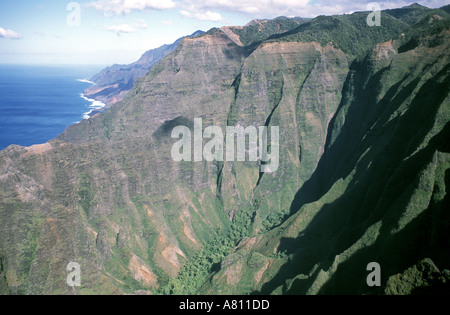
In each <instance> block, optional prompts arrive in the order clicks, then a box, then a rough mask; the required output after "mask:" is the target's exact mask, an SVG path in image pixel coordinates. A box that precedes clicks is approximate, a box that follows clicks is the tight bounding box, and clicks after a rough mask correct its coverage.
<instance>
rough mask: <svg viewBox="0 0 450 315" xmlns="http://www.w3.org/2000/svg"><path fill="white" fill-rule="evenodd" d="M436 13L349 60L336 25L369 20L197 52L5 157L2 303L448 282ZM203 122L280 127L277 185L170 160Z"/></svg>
mask: <svg viewBox="0 0 450 315" xmlns="http://www.w3.org/2000/svg"><path fill="white" fill-rule="evenodd" d="M435 13H436V12H432V10H430V11H428V13H427V14H431V16H432V15H434V14H435ZM427 14H425V16H423V17H422V19H421V22H420V21H419V22H418V23H420V27H411V26H410V25H409V24H408V23H405V22H402V21H400V20H398V21H399V22H397V21H396V20H394V19H395V18H394V17H392V18H388V20H387V21H388V24H387V25H391V24H392V25H396V27H395V28H389V29H388V30H380V31H376V30H373V31H371V33H368V34H366V35H365V36H366V37H365V38H364V41H360V42H354V45H353V46H355V47H350V45H349V44H348V42H349V41H350V40H351V36H350V34H341V37H340V38H333V42H338V43H340V45H341V46H343V47H349V50H348V51H347V52H345V51H343V50H342V49H340V48H339V47H337V45H334V43H330V42H329V41H328V37H329V36H331V35H332V34H336V33H333V32H335V31H334V30H333V29H329V28H328V26H329V23H331V24H333V23H342V25H344V28H343V29H342V32H344V31H346V30H353V29H354V27H352V25H359V23H360V22H361V20H362V15H361V13H356V14H354V15H350V16H348V17H347V16H346V17H342V18H336V17H330V18H323V17H321V18H319V19H317V20H315V21H314V20H313V21H306V22H305V23H302V24H300V25H298V23H297V22H295V23H293V24H292V27H293V29H292V30H291V31H292V32H291V33H290V34H284V35H283V34H278V27H277V24H278V22H279V21H274V22H267V23H266V24H267V25H268V26H267V33H265V31H264V30H263V33H264V34H263V37H265V38H264V39H263V40H262V41H261V33H260V31H259V30H256V32H254V31H255V30H251V31H250V32H248V33H241V35H239V34H236V35H238V36H239V40H240V42H241V43H242V44H243V45H242V46H241V45H239V41H237V40H236V37H234V36H231V38H230V33H228V34H227V33H226V32H227V30H225V31H224V30H220V29H214V30H212V31H210V32H207V33H206V34H203V35H202V36H199V37H196V38H186V39H184V40H183V41H182V42H181V43H180V44H179V45H178V46H177V48H176V49H175V50H174V51H173V52H171V53H170V54H168V55H167V56H166V57H165V58H163V59H162V60H161V61H160V62H159V63H157V64H156V65H154V66H153V67H152V68H151V70H150V71H149V72H148V73H146V74H145V76H144V77H142V78H140V79H138V80H137V81H136V82H135V84H134V86H133V87H132V89H131V90H130V91H129V92H128V93H127V94H126V96H125V97H124V99H123V100H122V101H120V102H117V103H115V104H114V105H112V106H111V107H110V108H109V109H108V110H107V111H105V112H104V113H101V114H100V115H96V116H95V117H92V118H91V119H89V120H86V121H83V122H82V123H80V124H77V125H73V126H70V127H69V128H68V129H67V130H66V131H65V132H64V133H63V134H62V135H61V136H59V137H58V138H57V139H55V140H53V141H50V142H49V143H48V144H46V145H43V146H34V147H30V148H23V147H19V146H11V147H8V148H7V149H5V150H3V151H1V152H0V161H1V164H0V165H1V167H0V222H1V226H2V227H3V229H0V290H2V291H1V292H2V293H19V294H55V293H64V294H89V293H103V294H105V293H114V294H121V293H135V292H138V291H142V290H144V291H150V292H152V293H163V294H180V293H185V294H186V293H189V294H193V293H206V294H251V293H253V294H335V293H345V294H366V293H373V291H371V289H370V288H368V287H367V286H366V284H365V279H366V276H367V272H366V266H367V263H369V262H370V261H378V262H379V263H380V264H381V266H382V270H383V273H382V275H383V276H382V277H383V279H382V280H383V281H382V282H383V284H384V285H388V284H389V283H390V284H392V286H394V285H396V283H398V281H399V279H403V278H402V277H397V278H392V280H389V279H388V277H389V276H395V275H396V274H400V273H402V272H406V271H407V270H408V268H410V267H412V266H414V265H415V264H416V263H418V262H419V261H422V259H423V258H431V259H432V261H433V262H434V263H435V264H436V265H437V266H438V267H439V269H448V268H449V262H450V259H449V257H448V255H447V254H445V253H442V252H443V249H445V248H448V238H446V235H448V233H447V232H446V231H447V230H448V229H447V228H448V222H449V217H448V214H447V213H446V212H445V211H444V210H445V206H444V205H445V204H446V201H448V188H449V187H450V184H449V182H448V169H449V167H450V162H449V161H450V160H449V155H448V151H449V150H448V143H449V142H448V136H449V129H448V126H449V125H448V121H449V118H450V117H449V116H448V115H449V113H450V110H449V99H448V92H449V88H450V82H449V78H450V76H449V70H450V68H449V67H450V66H449V58H448V51H449V50H448V48H449V47H448V46H449V42H450V41H449V26H448V24H447V21H448V18H447V17H446V16H445V14H446V13H445V12H444V13H441V14H442V15H439V14H438V16H440V17H441V18H442V19H439V18H433V19H430V18H429V16H428V15H427ZM294 24H295V25H294ZM416 24H417V23H416ZM416 24H414V25H416ZM273 26H275V27H273ZM320 29H321V30H325V31H324V32H322V33H319V34H318V35H316V36H317V37H316V38H313V37H312V36H313V34H314V32H313V31H314V30H320ZM228 30H232V31H233V28H232V27H230V28H228ZM294 30H295V31H294ZM389 30H390V31H391V33H389ZM273 32H275V33H273ZM287 32H290V31H289V30H288V31H287ZM302 32H303V33H302ZM284 33H286V32H284ZM242 34H244V35H242ZM361 34H362V33H361ZM388 35H389V36H388ZM271 36H275V37H273V38H271ZM289 36H291V37H289ZM333 36H334V35H333ZM331 37H332V36H331ZM286 38H288V40H285V39H286ZM277 39H280V40H278V41H277ZM305 39H306V40H305ZM314 39H315V40H314ZM321 41H322V43H321ZM411 41H413V42H411ZM244 42H245V43H247V45H245V44H244ZM411 43H412V44H411ZM249 47H250V49H249ZM425 103H426V106H424V105H423V104H425ZM198 117H201V118H202V119H203V122H204V125H205V126H207V125H211V126H212V125H217V126H221V127H224V128H225V127H226V126H228V125H242V126H251V125H259V126H264V125H267V126H280V127H282V128H280V168H279V170H278V171H277V172H276V173H274V174H264V175H262V174H260V172H259V166H260V165H259V164H258V163H257V162H256V163H255V162H244V163H237V162H215V163H207V162H205V161H203V162H198V163H190V162H181V163H177V162H174V161H172V159H171V158H170V156H171V153H170V150H171V144H172V143H173V142H174V141H173V139H170V129H171V128H170V127H171V126H174V125H178V124H184V125H187V126H191V125H193V119H195V118H198ZM430 222H431V223H430ZM67 244H70V245H69V246H68V245H67ZM402 246H406V247H407V249H414V250H412V251H408V250H406V249H404V248H403V247H402ZM424 256H426V257H424ZM73 260H76V261H77V262H78V263H80V265H81V266H82V270H83V273H84V274H85V275H86V276H85V277H83V279H84V280H83V286H82V287H81V288H78V289H77V288H74V289H72V288H68V287H67V285H66V284H65V282H64V281H65V279H66V276H67V274H65V272H64V271H65V267H66V265H67V263H69V262H70V261H73ZM414 270H415V269H414V268H413V269H411V270H409V271H408V272H406V273H405V275H408V277H410V276H411V274H413V275H415V271H414ZM418 277H419V276H418ZM389 281H390V282H389ZM417 283H420V281H417ZM387 291H388V292H395V290H391V289H389V290H388V289H387ZM375 293H376V292H375ZM381 293H384V291H383V292H381Z"/></svg>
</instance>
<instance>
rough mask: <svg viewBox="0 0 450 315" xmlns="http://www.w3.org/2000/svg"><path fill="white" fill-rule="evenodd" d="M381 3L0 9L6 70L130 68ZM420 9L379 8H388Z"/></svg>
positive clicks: (117, 3)
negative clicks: (200, 43) (216, 32)
mask: <svg viewBox="0 0 450 315" xmlns="http://www.w3.org/2000/svg"><path fill="white" fill-rule="evenodd" d="M370 2H373V0H342V1H330V0H237V1H236V0H83V1H81V0H80V1H76V2H72V1H65V0H20V1H12V0H7V1H1V2H0V64H42V65H47V64H60V65H62V64H67V65H69V64H72V65H111V64H129V63H132V62H134V61H136V60H138V59H139V57H140V56H141V55H142V54H143V53H144V52H145V51H147V50H149V49H153V48H157V47H159V46H161V45H163V44H170V43H172V42H174V41H175V40H177V39H178V38H180V37H182V36H185V35H189V34H192V33H194V32H195V31H197V30H203V31H207V30H209V29H211V28H213V27H221V26H224V25H227V26H231V25H245V24H247V23H248V22H249V21H251V20H253V19H256V18H274V17H277V16H282V15H283V16H301V17H316V16H318V15H332V14H343V13H351V12H355V11H367V4H368V3H370ZM414 2H417V3H419V4H422V5H424V6H427V7H430V8H438V7H441V6H444V5H447V4H448V2H449V1H448V0H424V1H420V0H417V1H407V0H390V1H378V3H379V4H380V7H381V9H389V8H398V7H403V6H406V5H409V4H412V3H414Z"/></svg>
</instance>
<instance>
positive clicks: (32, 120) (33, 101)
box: [0, 65, 104, 150]
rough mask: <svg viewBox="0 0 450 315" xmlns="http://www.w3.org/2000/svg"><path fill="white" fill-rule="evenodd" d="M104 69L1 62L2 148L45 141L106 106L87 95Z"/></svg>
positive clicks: (0, 146) (0, 140)
mask: <svg viewBox="0 0 450 315" xmlns="http://www.w3.org/2000/svg"><path fill="white" fill-rule="evenodd" d="M102 68H103V67H101V66H23V65H20V66H18V65H0V150H3V149H4V148H6V147H7V146H9V145H11V144H18V145H22V146H30V145H34V144H42V143H45V142H47V141H49V140H51V139H54V138H55V137H57V136H58V135H59V134H61V133H62V132H63V131H64V130H65V129H66V128H67V127H68V126H69V125H71V124H75V123H78V122H80V121H81V120H83V119H85V118H88V117H89V116H88V114H89V113H90V112H91V111H93V110H95V109H98V108H101V107H102V106H104V104H103V103H101V102H95V101H94V100H91V99H88V98H86V97H85V96H84V95H83V91H84V90H85V89H86V88H87V87H89V85H90V84H92V83H91V82H89V81H88V80H87V79H89V78H91V77H92V76H93V75H95V74H96V73H97V72H99V71H100V70H101V69H102Z"/></svg>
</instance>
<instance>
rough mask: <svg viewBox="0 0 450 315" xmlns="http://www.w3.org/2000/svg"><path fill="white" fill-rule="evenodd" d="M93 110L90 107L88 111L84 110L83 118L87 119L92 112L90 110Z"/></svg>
mask: <svg viewBox="0 0 450 315" xmlns="http://www.w3.org/2000/svg"><path fill="white" fill-rule="evenodd" d="M93 111H94V110H93V109H91V110H90V111H88V112H86V113H84V114H83V119H85V120H86V119H89V118H91V114H92V112H93Z"/></svg>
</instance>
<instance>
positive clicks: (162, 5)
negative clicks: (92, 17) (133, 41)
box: [86, 0, 175, 15]
mask: <svg viewBox="0 0 450 315" xmlns="http://www.w3.org/2000/svg"><path fill="white" fill-rule="evenodd" d="M86 6H87V7H92V8H95V9H97V10H98V11H102V12H104V13H105V14H106V15H120V14H122V15H127V14H130V13H131V12H132V11H143V10H165V9H172V8H174V7H175V3H174V2H173V1H172V0H98V1H95V2H91V3H88V4H87V5H86Z"/></svg>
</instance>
